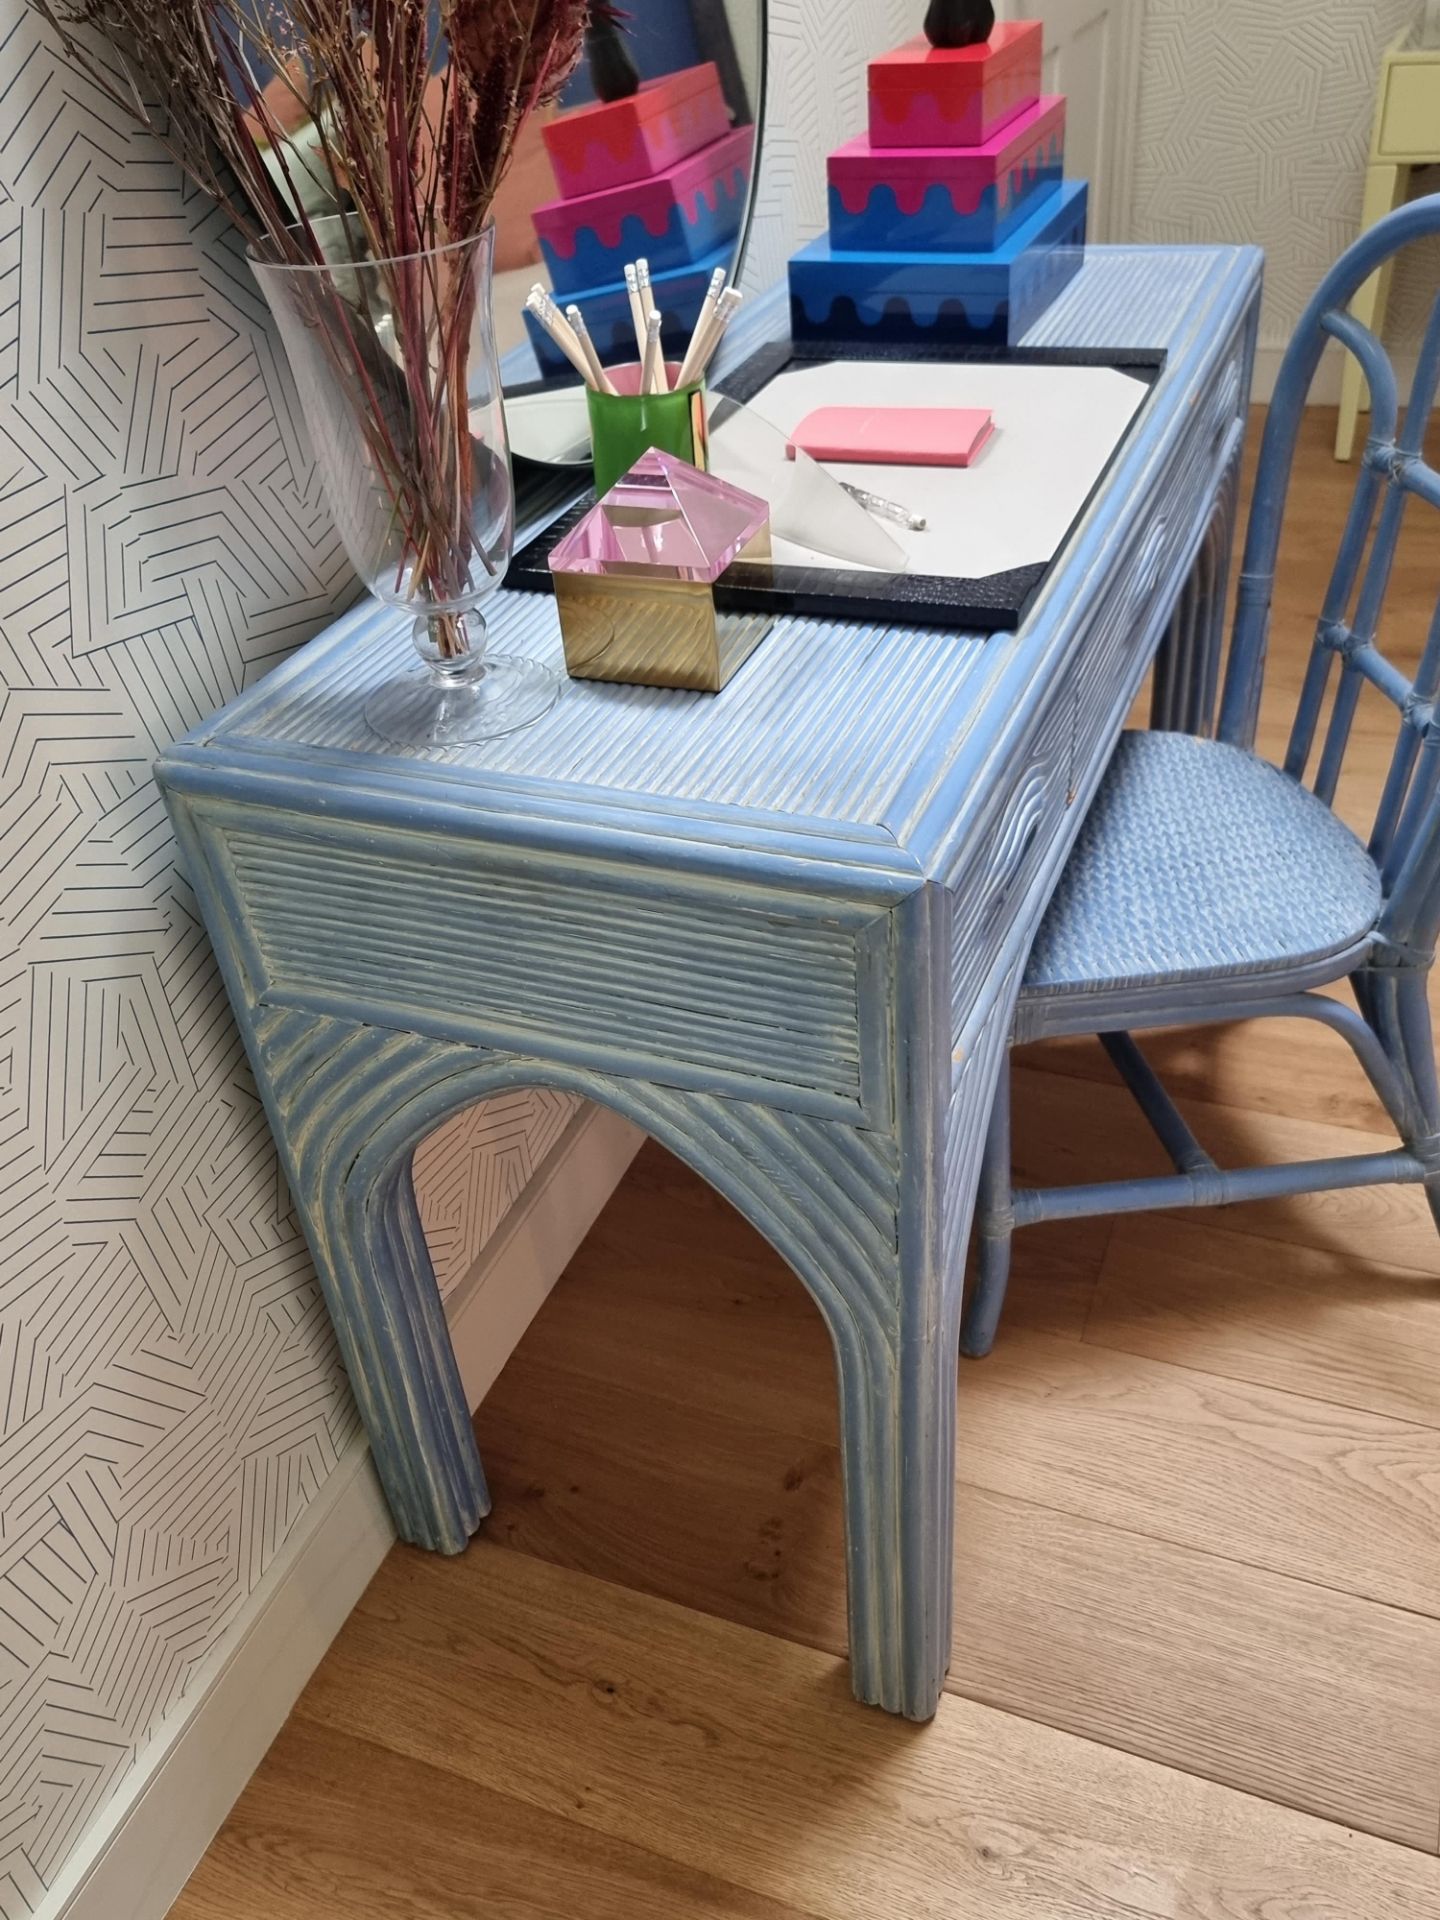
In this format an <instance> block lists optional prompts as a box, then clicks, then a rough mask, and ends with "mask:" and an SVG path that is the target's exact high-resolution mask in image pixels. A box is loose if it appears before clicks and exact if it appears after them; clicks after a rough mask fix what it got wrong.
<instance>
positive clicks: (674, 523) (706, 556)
mask: <svg viewBox="0 0 1440 1920" xmlns="http://www.w3.org/2000/svg"><path fill="white" fill-rule="evenodd" d="M769 515H770V509H769V508H768V507H767V506H766V504H765V502H764V501H763V500H759V499H757V498H756V497H755V495H754V494H753V493H744V492H742V491H741V489H740V488H739V487H732V486H731V485H730V483H729V482H728V481H726V480H718V479H716V477H715V475H714V474H711V473H701V472H700V470H699V468H698V467H692V466H690V465H689V463H688V462H687V461H684V460H678V459H677V458H676V457H675V455H674V454H670V453H662V452H660V451H659V450H658V449H652V450H651V451H650V452H649V453H643V454H641V456H640V458H639V459H638V460H637V461H636V462H635V464H634V466H633V467H631V469H630V471H629V472H628V473H627V474H626V475H625V476H624V477H623V478H622V479H620V480H617V481H616V483H615V485H614V486H613V487H612V488H611V489H610V491H609V493H607V494H606V495H605V497H604V499H603V500H600V501H598V502H597V503H596V505H595V506H593V507H592V508H591V509H590V511H589V513H587V514H586V515H585V518H584V519H583V520H582V521H581V522H580V523H579V525H578V526H576V527H573V528H572V529H571V530H570V532H569V533H568V534H566V536H565V538H564V539H563V540H561V541H560V542H559V543H558V545H556V546H555V547H554V548H553V549H552V551H551V554H550V571H551V572H552V573H583V574H620V575H626V574H629V575H634V574H645V575H648V576H649V577H651V578H662V579H668V580H693V581H700V582H705V583H707V584H708V583H709V582H711V581H714V580H716V579H718V578H719V576H720V575H721V574H722V573H723V572H724V571H725V569H726V567H728V566H729V565H730V563H731V561H732V560H734V559H735V557H736V555H737V554H738V553H739V552H740V550H741V548H742V547H744V546H745V545H746V543H747V542H748V541H750V540H752V539H753V538H754V536H755V535H756V534H757V533H758V532H759V531H760V530H761V528H762V527H763V526H764V525H765V523H766V521H767V520H768V519H769Z"/></svg>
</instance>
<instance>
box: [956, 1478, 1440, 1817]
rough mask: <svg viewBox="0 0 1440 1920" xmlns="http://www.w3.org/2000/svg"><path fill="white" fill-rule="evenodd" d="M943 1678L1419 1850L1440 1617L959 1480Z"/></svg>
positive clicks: (1435, 1722)
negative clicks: (949, 1639) (949, 1654)
mask: <svg viewBox="0 0 1440 1920" xmlns="http://www.w3.org/2000/svg"><path fill="white" fill-rule="evenodd" d="M956 1520H957V1525H958V1526H959V1528H960V1530H961V1531H960V1537H959V1539H958V1540H957V1544H956V1553H955V1606H956V1617H955V1641H954V1657H953V1665H952V1669H951V1678H950V1681H949V1682H948V1684H949V1685H950V1686H951V1687H952V1688H953V1690H955V1691H957V1692H962V1693H965V1694H967V1695H969V1696H971V1697H972V1698H975V1699H980V1700H984V1701H986V1702H988V1703H989V1704H990V1705H992V1706H998V1707H1002V1708H1004V1709H1005V1710H1006V1711H1007V1712H1010V1713H1015V1714H1019V1715H1023V1716H1024V1717H1025V1718H1027V1719H1031V1720H1039V1721H1044V1722H1045V1723H1046V1724H1047V1725H1049V1726H1054V1727H1064V1728H1066V1729H1067V1730H1069V1731H1070V1732H1072V1733H1079V1734H1083V1735H1085V1736H1086V1737H1087V1738H1089V1739H1092V1740H1099V1741H1103V1742H1104V1743H1105V1744H1106V1745H1108V1746H1113V1747H1120V1748H1123V1749H1125V1750H1126V1751H1127V1752H1130V1753H1138V1754H1144V1755H1145V1756H1147V1757H1148V1758H1150V1759H1152V1760H1159V1761H1163V1762H1165V1763H1166V1764H1168V1765H1172V1766H1178V1767H1183V1768H1184V1769H1185V1770H1186V1772H1189V1773H1196V1774H1203V1775H1204V1776H1205V1777H1207V1778H1209V1779H1212V1780H1223V1781H1225V1782H1227V1783H1228V1784H1229V1785H1231V1786H1235V1787H1240V1788H1243V1789H1244V1790H1245V1791H1247V1792H1250V1793H1255V1794H1260V1795H1263V1796H1264V1797H1265V1798H1266V1799H1268V1800H1272V1801H1275V1802H1277V1803H1279V1804H1282V1805H1286V1806H1293V1807H1301V1808H1304V1809H1305V1810H1307V1811H1308V1812H1311V1813H1317V1814H1321V1815H1324V1816H1325V1817H1326V1818H1328V1819H1331V1820H1335V1821H1337V1822H1339V1823H1341V1824H1343V1825H1346V1826H1354V1827H1362V1828H1364V1829H1365V1830H1366V1831H1367V1832H1370V1833H1378V1834H1384V1835H1386V1836H1387V1837H1388V1838H1390V1839H1392V1840H1401V1841H1404V1842H1406V1843H1407V1844H1408V1845H1411V1846H1416V1847H1423V1848H1426V1849H1432V1850H1433V1848H1434V1846H1435V1837H1436V1830H1437V1826H1440V1715H1437V1714H1436V1713H1435V1711H1434V1705H1435V1701H1436V1700H1437V1698H1440V1621H1436V1620H1431V1619H1427V1618H1424V1617H1423V1616H1421V1615H1418V1614H1413V1613H1405V1612H1402V1611H1400V1610H1398V1609H1396V1608H1391V1607H1382V1606H1378V1605H1376V1604H1374V1603H1373V1602H1371V1601H1366V1600H1357V1599H1354V1598H1353V1597H1352V1596H1350V1595H1349V1594H1342V1593H1335V1592H1332V1591H1330V1590H1328V1589H1326V1588H1322V1587H1315V1586H1310V1585H1307V1584H1306V1583H1305V1582H1304V1581H1300V1580H1294V1579H1286V1578H1283V1577H1280V1576H1278V1575H1275V1574H1271V1573H1266V1572H1262V1571H1260V1570H1259V1569H1257V1568H1254V1567H1246V1566H1241V1565H1239V1564H1237V1563H1236V1562H1234V1561H1230V1560H1223V1559H1218V1558H1215V1557H1213V1556H1206V1555H1204V1554H1200V1553H1197V1552H1196V1551H1194V1550H1193V1549H1189V1548H1184V1547H1175V1546H1171V1545H1169V1544H1167V1543H1165V1542H1163V1541H1159V1540H1151V1539H1147V1538H1145V1537H1144V1536H1143V1535H1137V1534H1133V1533H1128V1532H1123V1531H1120V1530H1118V1529H1114V1528H1110V1527H1105V1526H1101V1525H1099V1524H1097V1523H1096V1522H1094V1521H1090V1520H1085V1519H1080V1518H1077V1517H1076V1516H1075V1515H1074V1514H1069V1513H1057V1512H1052V1511H1049V1510H1047V1509H1045V1508H1042V1507H1032V1506H1030V1505H1028V1504H1027V1503H1025V1502H1024V1501H1019V1500H1014V1499H1007V1498H1005V1497H1004V1496H1002V1495H997V1494H992V1493H985V1492H981V1491H980V1490H979V1489H977V1488H973V1487H964V1486H962V1487H961V1488H960V1489H959V1499H958V1502H957V1507H956Z"/></svg>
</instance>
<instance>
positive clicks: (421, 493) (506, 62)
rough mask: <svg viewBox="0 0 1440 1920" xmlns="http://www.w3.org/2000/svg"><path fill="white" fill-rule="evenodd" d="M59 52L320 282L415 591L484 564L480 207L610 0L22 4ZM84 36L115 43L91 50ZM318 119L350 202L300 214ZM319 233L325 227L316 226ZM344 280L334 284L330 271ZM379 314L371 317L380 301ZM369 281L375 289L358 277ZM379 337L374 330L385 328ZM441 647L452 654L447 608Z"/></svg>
mask: <svg viewBox="0 0 1440 1920" xmlns="http://www.w3.org/2000/svg"><path fill="white" fill-rule="evenodd" d="M31 4H32V6H34V7H35V9H36V10H37V12H39V13H40V14H41V15H42V16H43V17H44V18H45V19H46V20H47V21H48V22H49V23H50V24H51V26H52V27H54V28H55V29H56V30H57V32H58V33H59V35H60V36H61V39H62V41H63V43H64V45H65V47H66V50H67V52H68V54H69V56H70V58H71V59H72V60H73V61H74V62H75V64H76V65H77V66H78V67H79V68H81V69H82V70H83V71H84V72H85V74H86V75H87V76H88V78H89V79H90V80H91V81H92V82H93V83H94V84H95V85H97V86H98V87H100V88H101V89H102V90H103V91H104V92H105V93H106V94H108V95H109V96H110V98H111V99H113V100H115V101H117V102H119V104H120V105H121V106H123V107H124V108H125V109H126V111H127V112H129V113H131V114H133V116H134V117H135V119H136V120H138V121H139V122H140V123H141V124H142V125H144V126H145V127H147V128H148V129H149V131H150V132H151V133H152V134H153V135H154V136H155V138H156V139H157V140H159V141H160V142H161V144H162V145H163V146H164V147H165V148H166V149H167V150H168V151H169V152H170V153H171V154H172V156H173V157H174V158H175V160H176V161H177V162H178V163H179V164H180V166H181V167H183V168H184V170H185V171H186V172H187V173H188V174H189V175H190V176H191V178H192V179H193V180H195V181H196V183H197V184H198V185H199V186H200V187H201V188H202V189H203V190H204V191H205V192H206V193H207V194H209V195H211V196H212V197H213V198H214V199H215V200H216V201H218V202H219V204H220V205H221V206H223V207H224V208H225V209H226V210H227V211H228V212H229V214H230V216H231V217H232V219H233V220H234V222H235V224H236V226H237V227H238V228H239V229H240V230H241V232H242V233H243V234H244V236H245V238H246V240H247V241H248V242H249V244H250V246H251V248H252V250H253V252H254V254H255V257H256V258H257V259H258V260H261V261H267V262H271V263H274V264H280V265H291V266H304V267H310V266H317V265H323V264H325V263H326V262H327V260H328V261H329V262H331V263H332V264H333V263H334V262H335V260H336V257H337V238H338V254H339V258H340V259H341V261H342V262H343V261H344V260H345V258H346V257H347V255H348V257H349V258H350V259H351V260H354V261H356V262H366V261H368V262H371V263H375V264H376V268H377V272H376V273H368V274H367V273H358V274H349V275H344V276H342V275H341V274H339V273H320V274H316V275H315V276H314V280H313V289H314V290H313V293H312V294H311V295H310V296H308V297H309V298H310V299H311V301H312V302H313V305H314V309H315V310H314V313H313V318H312V324H313V325H314V326H315V327H317V328H318V329H320V330H321V331H322V332H323V336H324V340H325V343H326V350H327V352H328V353H329V354H330V355H331V356H332V358H335V357H338V359H339V361H340V362H341V364H340V365H339V366H338V367H337V368H336V372H337V375H338V376H340V378H341V379H342V381H343V383H344V384H346V385H347V386H348V388H349V389H350V390H351V391H352V392H353V393H354V394H355V395H357V396H363V401H362V403H361V404H362V406H363V414H364V418H363V419H362V420H361V421H360V423H359V424H360V426H361V430H362V432H363V435H364V440H365V444H366V450H367V455H368V458H369V462H370V464H371V467H372V470H373V472H374V474H375V476H376V477H377V478H378V480H379V481H380V482H381V484H382V485H383V487H384V489H385V492H386V495H387V496H388V500H389V504H390V512H391V514H392V516H393V523H394V527H395V528H396V529H397V530H398V533H399V540H398V542H396V543H392V550H393V548H394V547H395V546H397V545H398V549H399V552H398V563H399V567H400V571H401V573H402V574H403V575H405V576H407V577H410V578H413V580H414V581H415V582H416V583H417V587H418V588H419V589H420V591H421V593H422V595H423V597H425V598H427V599H429V600H431V601H434V602H440V603H444V602H445V601H447V600H450V601H453V600H454V599H456V598H457V597H458V595H459V591H460V588H461V585H462V583H463V582H464V581H466V580H467V579H468V578H469V576H470V572H471V562H472V559H474V558H478V559H479V560H480V561H481V562H482V563H483V565H484V566H485V567H486V568H487V570H490V571H493V570H494V565H495V562H494V561H493V560H492V557H491V556H490V555H488V554H487V553H486V552H485V551H484V549H483V546H482V545H481V544H480V543H479V542H478V541H477V539H476V538H475V536H474V535H473V533H472V531H471V528H470V513H469V490H470V488H471V485H472V483H473V475H472V467H473V459H474V454H473V449H472V447H471V445H470V434H469V427H468V421H467V406H466V395H467V361H468V357H469V346H470V339H471V332H472V326H473V322H474V303H475V301H476V298H477V285H476V276H475V274H474V273H473V271H471V270H469V266H468V258H469V255H468V252H467V250H466V249H465V247H464V246H463V244H462V243H465V242H468V241H472V240H474V239H475V238H476V237H477V236H478V235H479V234H480V233H481V231H482V229H483V228H484V226H485V223H486V221H487V218H488V215H489V210H490V205H491V202H492V201H493V199H494V197H495V193H496V191H497V189H498V187H499V185H500V183H501V180H502V179H503V177H504V174H505V171H506V168H507V166H508V165H509V162H510V159H511V156H512V154H513V152H514V149H515V143H516V140H517V137H518V135H519V133H520V130H521V128H522V126H523V125H524V123H525V120H526V118H527V117H528V115H529V114H530V113H532V112H533V111H534V110H535V109H536V108H537V107H540V106H543V105H545V104H547V103H548V102H550V101H553V100H554V99H555V98H556V97H557V96H558V94H559V92H560V90H561V88H562V87H563V86H564V84H565V81H566V80H567V79H568V77H569V75H570V73H571V71H572V69H573V68H574V66H575V64H576V62H577V61H578V60H579V58H580V55H581V51H582V49H583V46H584V41H585V33H586V29H587V27H588V26H589V24H590V23H591V21H592V20H597V21H603V22H607V23H609V22H611V21H613V19H614V17H615V9H614V7H613V6H612V5H610V4H608V0H438V6H437V5H436V4H435V3H434V0H31ZM76 29H90V30H92V31H93V33H94V34H97V35H98V36H99V37H100V39H101V40H102V41H103V42H104V43H106V44H105V45H104V46H103V47H102V46H98V45H97V44H96V42H95V40H94V39H93V38H91V37H90V36H89V35H85V34H82V35H79V36H77V33H76ZM300 121H309V122H310V123H311V124H312V127H313V138H314V139H315V140H316V142H317V143H318V147H319V150H320V152H321V155H322V156H323V160H324V163H325V166H326V168H327V169H328V172H329V175H330V177H331V179H332V180H333V181H335V182H337V183H340V186H341V188H342V189H343V192H344V195H345V196H346V198H347V199H348V202H349V204H350V207H351V208H352V209H353V211H352V212H348V213H347V214H346V215H345V216H343V217H342V218H339V219H336V220H324V221H320V220H316V219H312V217H311V216H310V215H309V214H307V213H306V211H305V208H304V203H303V196H302V193H301V191H300V182H299V180H298V179H297V178H296V169H298V167H299V166H300V165H301V162H300V160H299V158H298V156H297V154H296V152H295V149H294V148H293V147H292V146H291V144H290V141H289V136H290V135H291V134H292V133H293V131H294V129H295V127H296V125H297V123H298V122H300ZM322 229H324V231H323V232H322ZM342 279H343V284H344V288H345V291H344V292H343V293H342V292H341V284H342ZM377 286H378V288H379V290H380V291H379V294H378V299H379V302H380V303H381V304H383V306H384V307H385V308H386V309H387V311H386V312H385V313H384V314H377V313H376V312H374V311H373V310H371V309H372V308H373V306H374V304H375V303H376V299H377V295H376V293H375V292H374V291H373V289H375V288H376V287H377ZM367 288H369V289H372V291H369V292H367ZM382 341H383V343H384V344H383V345H381V344H380V343H381V342H382ZM436 638H437V644H438V645H439V647H440V649H441V651H442V652H444V651H446V650H447V647H453V648H454V649H455V650H456V651H457V652H458V651H462V650H463V649H464V646H465V640H464V635H463V631H462V629H461V628H460V627H459V625H458V623H456V624H454V625H453V626H452V628H451V630H450V632H449V634H448V638H447V634H446V631H445V629H444V627H443V625H442V626H441V627H440V628H438V629H437V633H436Z"/></svg>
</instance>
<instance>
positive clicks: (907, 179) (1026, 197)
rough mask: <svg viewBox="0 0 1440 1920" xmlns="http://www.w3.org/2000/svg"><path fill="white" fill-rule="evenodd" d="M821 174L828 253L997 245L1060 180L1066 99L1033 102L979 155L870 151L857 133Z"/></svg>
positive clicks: (946, 150)
mask: <svg viewBox="0 0 1440 1920" xmlns="http://www.w3.org/2000/svg"><path fill="white" fill-rule="evenodd" d="M827 171H828V176H829V181H830V242H831V245H832V246H834V247H837V248H840V249H841V250H844V249H847V248H850V249H854V250H856V251H858V252H866V251H871V250H875V251H881V250H883V249H885V248H894V249H897V250H899V251H901V252H910V251H912V250H914V249H917V248H936V249H939V250H940V251H943V252H952V253H959V252H964V251H966V250H967V249H970V248H973V249H975V250H977V251H979V250H983V249H986V248H993V247H997V246H998V245H999V244H1000V242H1001V241H1002V240H1003V239H1005V237H1006V235H1007V234H1009V232H1010V230H1011V229H1012V228H1013V227H1015V226H1018V225H1019V223H1020V221H1021V220H1023V219H1025V218H1026V217H1027V215H1028V214H1029V213H1031V212H1033V210H1034V208H1033V205H1032V201H1033V197H1034V196H1035V195H1036V194H1039V193H1042V192H1044V191H1045V190H1046V189H1047V188H1050V187H1054V186H1055V185H1057V184H1058V183H1059V181H1060V179H1061V177H1062V176H1063V174H1064V171H1065V101H1064V98H1063V96H1061V95H1059V94H1052V95H1049V96H1047V97H1045V98H1042V99H1040V100H1038V101H1036V103H1035V105H1034V106H1033V107H1027V108H1025V109H1024V111H1023V112H1021V113H1019V114H1017V115H1016V116H1015V118H1014V119H1013V120H1009V121H1007V122H1006V124H1005V125H1004V126H1003V127H1002V128H1001V129H1000V131H999V132H998V133H995V134H992V135H991V136H990V138H989V139H988V140H986V141H985V142H984V143H983V144H982V145H980V146H978V147H877V146H875V145H874V143H873V142H872V141H871V140H870V139H868V138H867V137H866V135H864V134H863V133H862V134H861V135H860V137H859V138H858V139H856V140H851V141H850V142H849V143H848V144H847V145H845V146H843V147H837V148H836V150H835V151H834V153H832V154H831V155H830V158H829V161H828V163H827Z"/></svg>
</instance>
